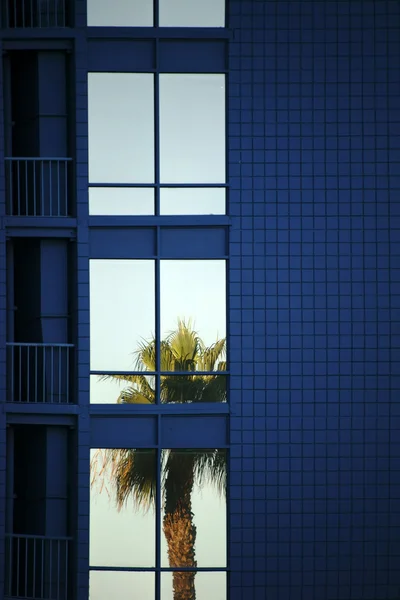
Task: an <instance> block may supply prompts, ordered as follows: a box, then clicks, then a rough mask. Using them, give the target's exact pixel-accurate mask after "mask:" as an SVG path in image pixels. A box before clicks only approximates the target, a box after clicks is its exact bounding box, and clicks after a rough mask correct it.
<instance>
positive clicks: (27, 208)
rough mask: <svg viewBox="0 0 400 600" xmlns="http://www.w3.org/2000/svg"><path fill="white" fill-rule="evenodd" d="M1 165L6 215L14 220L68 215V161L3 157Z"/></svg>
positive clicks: (69, 168)
mask: <svg viewBox="0 0 400 600" xmlns="http://www.w3.org/2000/svg"><path fill="white" fill-rule="evenodd" d="M5 163H6V173H7V181H6V191H7V211H8V215H11V216H18V217H21V216H24V217H29V216H33V217H39V216H40V217H68V216H70V215H71V205H72V202H71V198H69V197H68V192H69V189H68V178H69V177H70V176H71V167H72V159H70V158H29V157H28V158H26V157H24V158H14V157H12V158H11V157H7V158H6V159H5ZM63 179H64V184H63ZM38 200H39V202H40V205H39V202H38Z"/></svg>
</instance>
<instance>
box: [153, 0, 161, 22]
mask: <svg viewBox="0 0 400 600" xmlns="http://www.w3.org/2000/svg"><path fill="white" fill-rule="evenodd" d="M159 3H160V2H159V0H153V11H154V15H153V23H154V27H158V22H159V18H158V12H159V11H158V7H159Z"/></svg>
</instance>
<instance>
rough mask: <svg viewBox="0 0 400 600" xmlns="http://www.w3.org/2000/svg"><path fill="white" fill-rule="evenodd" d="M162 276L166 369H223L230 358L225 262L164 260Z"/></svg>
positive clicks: (163, 349)
mask: <svg viewBox="0 0 400 600" xmlns="http://www.w3.org/2000/svg"><path fill="white" fill-rule="evenodd" d="M160 279H161V281H160V284H161V340H162V341H163V342H165V343H164V344H163V347H162V351H163V352H162V354H163V355H164V356H163V362H164V363H165V367H166V368H165V369H163V370H165V371H176V370H178V368H179V370H184V371H186V370H191V371H193V370H207V371H213V370H214V369H216V368H221V366H218V365H219V363H221V362H224V361H225V360H226V359H225V351H226V345H225V336H226V291H225V261H223V260H162V261H161V267H160ZM198 338H200V340H201V341H199V339H198ZM171 349H172V351H173V352H174V354H175V358H174V360H172V359H171V358H169V356H170V353H171V352H170V351H171ZM178 363H180V364H181V366H182V365H183V366H184V367H185V368H180V367H179V364H178ZM204 366H207V367H208V368H207V369H204V368H203V367H204Z"/></svg>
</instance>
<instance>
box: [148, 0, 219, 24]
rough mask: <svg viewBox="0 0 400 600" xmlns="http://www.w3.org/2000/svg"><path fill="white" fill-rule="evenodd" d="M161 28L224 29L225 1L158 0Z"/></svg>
mask: <svg viewBox="0 0 400 600" xmlns="http://www.w3.org/2000/svg"><path fill="white" fill-rule="evenodd" d="M159 10H160V26H161V27H224V25H225V0H201V2H199V1H198V0H160V9H159Z"/></svg>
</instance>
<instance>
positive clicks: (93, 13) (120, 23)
mask: <svg viewBox="0 0 400 600" xmlns="http://www.w3.org/2000/svg"><path fill="white" fill-rule="evenodd" d="M87 24H88V25H89V27H95V26H105V27H152V25H153V0H113V2H110V0H87Z"/></svg>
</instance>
